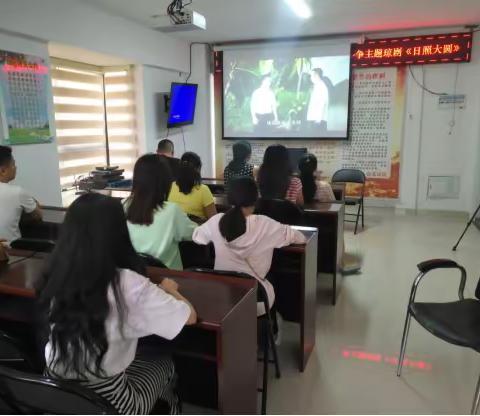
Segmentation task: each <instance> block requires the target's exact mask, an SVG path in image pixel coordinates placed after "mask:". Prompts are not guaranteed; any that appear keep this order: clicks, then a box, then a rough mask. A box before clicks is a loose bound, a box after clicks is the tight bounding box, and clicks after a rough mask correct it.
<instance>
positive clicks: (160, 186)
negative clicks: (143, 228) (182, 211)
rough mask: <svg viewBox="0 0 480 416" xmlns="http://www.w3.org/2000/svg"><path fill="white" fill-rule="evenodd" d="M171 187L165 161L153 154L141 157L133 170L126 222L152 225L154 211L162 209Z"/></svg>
mask: <svg viewBox="0 0 480 416" xmlns="http://www.w3.org/2000/svg"><path fill="white" fill-rule="evenodd" d="M171 187H172V176H171V173H170V168H169V166H168V164H167V162H166V161H165V159H164V158H162V157H158V155H156V154H153V153H149V154H146V155H143V156H142V157H141V158H139V159H138V160H137V162H136V163H135V167H134V168H133V181H132V194H131V195H130V197H129V198H128V200H127V220H128V221H130V222H131V223H132V224H140V225H150V224H152V222H153V214H154V212H155V210H156V209H158V208H162V207H163V203H164V202H165V201H166V200H167V199H168V195H169V193H170V188H171Z"/></svg>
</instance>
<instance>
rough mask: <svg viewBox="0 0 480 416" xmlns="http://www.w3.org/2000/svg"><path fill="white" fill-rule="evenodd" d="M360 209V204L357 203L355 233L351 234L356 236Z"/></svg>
mask: <svg viewBox="0 0 480 416" xmlns="http://www.w3.org/2000/svg"><path fill="white" fill-rule="evenodd" d="M361 209H362V204H361V202H359V203H358V211H357V219H356V221H355V231H354V232H353V234H357V228H358V220H359V219H360V210H361Z"/></svg>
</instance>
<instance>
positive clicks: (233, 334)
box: [217, 291, 258, 414]
mask: <svg viewBox="0 0 480 416" xmlns="http://www.w3.org/2000/svg"><path fill="white" fill-rule="evenodd" d="M256 296H257V293H256V291H253V292H251V294H250V295H249V296H248V297H246V298H245V299H243V301H242V302H241V303H239V304H238V305H237V307H236V308H235V309H234V310H233V311H232V312H231V313H230V314H229V315H228V316H227V318H225V321H224V322H223V324H222V330H221V331H219V332H218V333H217V372H218V409H219V412H220V413H221V414H256V413H257V365H258V364H257V299H256Z"/></svg>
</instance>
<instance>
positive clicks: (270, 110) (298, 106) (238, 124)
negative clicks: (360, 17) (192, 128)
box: [223, 56, 350, 139]
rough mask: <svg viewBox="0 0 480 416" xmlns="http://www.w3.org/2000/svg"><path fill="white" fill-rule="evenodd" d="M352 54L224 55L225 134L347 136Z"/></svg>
mask: <svg viewBox="0 0 480 416" xmlns="http://www.w3.org/2000/svg"><path fill="white" fill-rule="evenodd" d="M349 74H350V58H349V56H322V57H306V58H305V57H302V58H274V59H260V60H258V59H257V60H248V59H237V58H235V57H233V58H229V57H227V59H224V74H223V75H224V113H223V114H224V137H227V138H239V137H248V138H285V139H289V138H324V139H328V138H331V139H345V138H346V137H347V122H348V94H349Z"/></svg>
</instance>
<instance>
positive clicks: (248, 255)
mask: <svg viewBox="0 0 480 416" xmlns="http://www.w3.org/2000/svg"><path fill="white" fill-rule="evenodd" d="M257 198H258V190H257V185H256V183H255V181H254V180H253V178H250V177H243V178H237V179H234V180H232V181H231V182H230V186H229V187H228V202H229V203H230V204H232V205H233V208H231V209H230V210H229V211H228V212H226V213H225V214H217V215H215V216H214V217H212V218H210V219H209V220H208V221H207V222H206V223H205V224H203V225H201V226H200V227H198V228H197V229H196V230H195V231H194V232H193V241H195V242H196V243H198V244H204V245H206V244H209V243H210V242H213V244H214V246H215V269H216V270H231V271H236V272H243V273H247V274H249V275H251V276H253V277H255V278H256V279H257V280H258V281H259V282H260V283H261V284H262V285H263V287H264V288H265V290H266V292H267V296H268V301H269V306H270V307H272V305H273V302H274V300H275V293H274V290H273V286H272V284H271V283H270V282H269V281H268V280H267V278H266V276H267V273H268V272H269V270H270V266H271V265H272V257H273V250H274V249H275V248H280V247H284V246H288V245H290V244H301V243H304V242H305V237H304V235H303V234H302V233H301V232H299V231H296V230H294V229H293V228H292V227H290V226H288V225H283V224H280V223H279V222H277V221H275V220H272V219H271V218H268V217H265V216H263V215H255V214H254V213H253V212H254V210H255V203H256V202H257ZM257 313H258V315H263V314H264V313H265V309H264V307H263V304H260V303H259V304H258V305H257Z"/></svg>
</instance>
